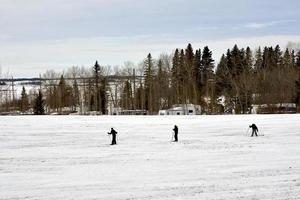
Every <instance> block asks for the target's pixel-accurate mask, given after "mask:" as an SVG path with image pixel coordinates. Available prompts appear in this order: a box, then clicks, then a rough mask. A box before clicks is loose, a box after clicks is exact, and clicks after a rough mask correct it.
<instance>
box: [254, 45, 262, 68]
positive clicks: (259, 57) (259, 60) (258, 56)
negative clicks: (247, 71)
mask: <svg viewBox="0 0 300 200" xmlns="http://www.w3.org/2000/svg"><path fill="white" fill-rule="evenodd" d="M262 65H263V57H262V52H261V48H260V47H259V48H258V50H257V51H256V53H255V64H254V70H255V71H258V70H260V69H262Z"/></svg>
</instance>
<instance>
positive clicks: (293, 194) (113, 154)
mask: <svg viewBox="0 0 300 200" xmlns="http://www.w3.org/2000/svg"><path fill="white" fill-rule="evenodd" d="M299 121H300V115H298V114H295V115H223V116H2V117H0V122H1V123H0V199H1V200H12V199H147V200H150V199H155V200H156V199H170V200H171V199H172V200H174V199H260V200H261V199H272V200H275V199H280V200H282V199H289V200H290V199H299V196H300V140H299V137H300V132H299V130H300V123H299ZM252 123H256V124H257V126H258V128H259V135H260V136H259V137H253V138H251V137H249V136H250V134H251V133H250V130H249V131H248V132H247V129H248V126H249V124H252ZM175 124H177V125H178V127H179V142H178V143H172V142H171V137H172V128H173V126H174V125H175ZM111 127H114V128H115V129H116V130H117V131H118V133H119V137H118V145H116V146H110V145H109V143H110V138H109V136H107V132H108V131H109V130H110V128H111Z"/></svg>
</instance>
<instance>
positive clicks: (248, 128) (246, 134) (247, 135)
mask: <svg viewBox="0 0 300 200" xmlns="http://www.w3.org/2000/svg"><path fill="white" fill-rule="evenodd" d="M249 129H250V127H248V129H247V132H246V136H248V132H249Z"/></svg>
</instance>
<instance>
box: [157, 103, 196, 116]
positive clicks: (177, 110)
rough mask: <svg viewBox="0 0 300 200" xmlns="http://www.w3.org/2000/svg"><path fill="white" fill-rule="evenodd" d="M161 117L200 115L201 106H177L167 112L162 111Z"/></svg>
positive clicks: (160, 112)
mask: <svg viewBox="0 0 300 200" xmlns="http://www.w3.org/2000/svg"><path fill="white" fill-rule="evenodd" d="M158 114H159V115H200V114H201V106H200V105H194V104H175V105H173V106H172V108H170V109H167V110H160V111H159V113H158Z"/></svg>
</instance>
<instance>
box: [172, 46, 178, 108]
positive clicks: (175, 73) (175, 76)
mask: <svg viewBox="0 0 300 200" xmlns="http://www.w3.org/2000/svg"><path fill="white" fill-rule="evenodd" d="M179 64H180V63H179V50H178V49H176V50H175V53H174V56H173V60H172V69H171V87H172V93H173V97H174V99H173V104H177V103H179Z"/></svg>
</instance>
